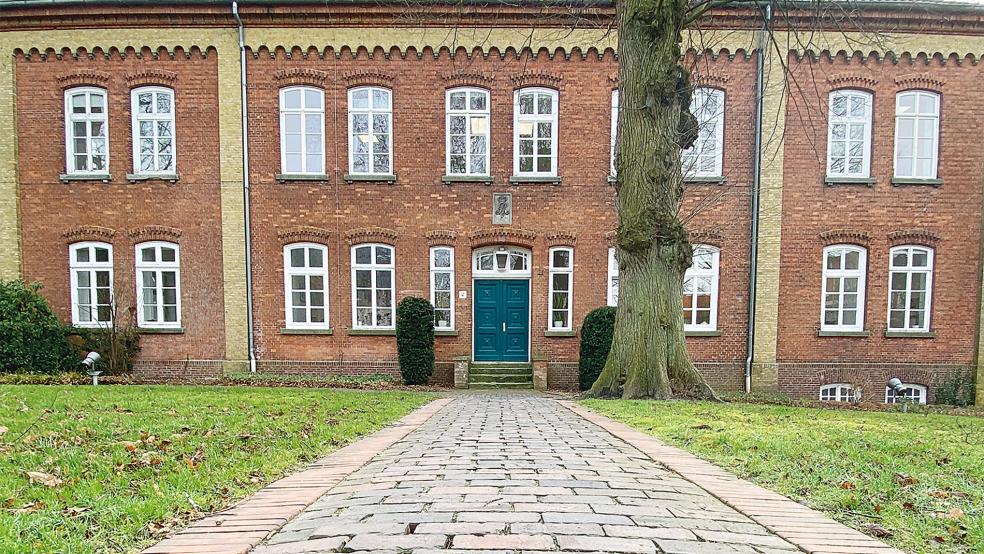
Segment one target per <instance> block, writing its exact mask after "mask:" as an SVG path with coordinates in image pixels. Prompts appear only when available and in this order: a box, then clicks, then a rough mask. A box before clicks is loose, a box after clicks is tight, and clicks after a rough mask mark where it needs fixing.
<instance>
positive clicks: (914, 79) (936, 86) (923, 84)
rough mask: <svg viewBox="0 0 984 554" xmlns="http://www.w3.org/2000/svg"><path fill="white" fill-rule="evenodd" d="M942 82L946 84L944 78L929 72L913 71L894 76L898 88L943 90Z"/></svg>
mask: <svg viewBox="0 0 984 554" xmlns="http://www.w3.org/2000/svg"><path fill="white" fill-rule="evenodd" d="M944 84H946V81H945V80H944V79H942V78H940V77H937V76H935V75H931V74H929V73H913V74H910V75H900V76H898V77H896V78H895V86H896V87H897V88H898V89H899V90H907V89H926V90H932V91H936V92H943V85H944Z"/></svg>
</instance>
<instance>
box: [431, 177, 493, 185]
mask: <svg viewBox="0 0 984 554" xmlns="http://www.w3.org/2000/svg"><path fill="white" fill-rule="evenodd" d="M492 180H493V178H492V176H491V175H445V176H443V177H441V182H442V183H444V184H445V185H453V184H455V183H478V184H481V185H491V184H492Z"/></svg>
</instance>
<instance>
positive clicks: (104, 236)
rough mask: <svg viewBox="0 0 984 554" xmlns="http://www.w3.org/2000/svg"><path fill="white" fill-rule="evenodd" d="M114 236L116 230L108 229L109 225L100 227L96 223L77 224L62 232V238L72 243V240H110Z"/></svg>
mask: <svg viewBox="0 0 984 554" xmlns="http://www.w3.org/2000/svg"><path fill="white" fill-rule="evenodd" d="M115 236H116V230H115V229H110V228H109V227H100V226H98V225H79V226H78V227H72V228H71V229H69V230H67V231H65V232H64V233H62V238H63V239H65V242H67V243H69V244H72V243H74V242H82V241H86V240H95V241H107V242H108V241H111V240H113V237H115Z"/></svg>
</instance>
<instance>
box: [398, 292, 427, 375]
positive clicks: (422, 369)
mask: <svg viewBox="0 0 984 554" xmlns="http://www.w3.org/2000/svg"><path fill="white" fill-rule="evenodd" d="M396 350H397V355H398V357H399V360H400V374H401V375H403V382H404V383H406V384H408V385H426V384H427V381H428V380H430V376H431V374H432V373H434V307H433V306H431V303H430V302H428V301H427V300H424V299H423V298H417V297H414V296H410V297H407V298H404V299H403V300H402V301H400V303H399V304H398V305H397V307H396Z"/></svg>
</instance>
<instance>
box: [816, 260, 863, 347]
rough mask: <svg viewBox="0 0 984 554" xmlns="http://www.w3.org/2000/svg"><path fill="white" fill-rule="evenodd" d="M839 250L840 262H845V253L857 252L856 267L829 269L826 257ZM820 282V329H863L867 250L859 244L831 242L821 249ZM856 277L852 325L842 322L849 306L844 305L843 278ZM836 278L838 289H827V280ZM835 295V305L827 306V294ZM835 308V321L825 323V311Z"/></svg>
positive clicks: (851, 330)
mask: <svg viewBox="0 0 984 554" xmlns="http://www.w3.org/2000/svg"><path fill="white" fill-rule="evenodd" d="M835 252H839V253H840V259H841V263H842V264H843V263H845V259H846V255H847V253H849V252H856V253H858V269H830V268H828V267H827V257H828V256H829V255H830V254H831V253H835ZM822 264H823V266H822V283H821V293H820V330H821V331H849V332H853V331H863V330H864V304H865V285H866V284H867V283H866V282H865V281H866V280H867V273H868V251H867V250H866V249H865V248H862V247H860V246H855V245H853V244H832V245H830V246H827V247H825V248H824V249H823V258H822ZM850 278H856V279H857V280H858V290H857V291H856V295H857V304H856V306H855V308H854V309H855V311H857V315H856V316H855V322H854V325H845V324H843V323H842V322H843V320H844V312H845V311H846V310H849V309H850V308H845V307H844V296H845V292H844V280H845V279H850ZM828 279H837V282H838V285H837V287H838V290H837V291H835V292H832V291H830V290H828V287H827V280H828ZM828 294H830V295H836V297H837V306H836V307H834V308H830V307H828V306H827V295H828ZM828 310H831V311H833V310H836V311H837V323H836V324H828V323H827V311H828Z"/></svg>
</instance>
